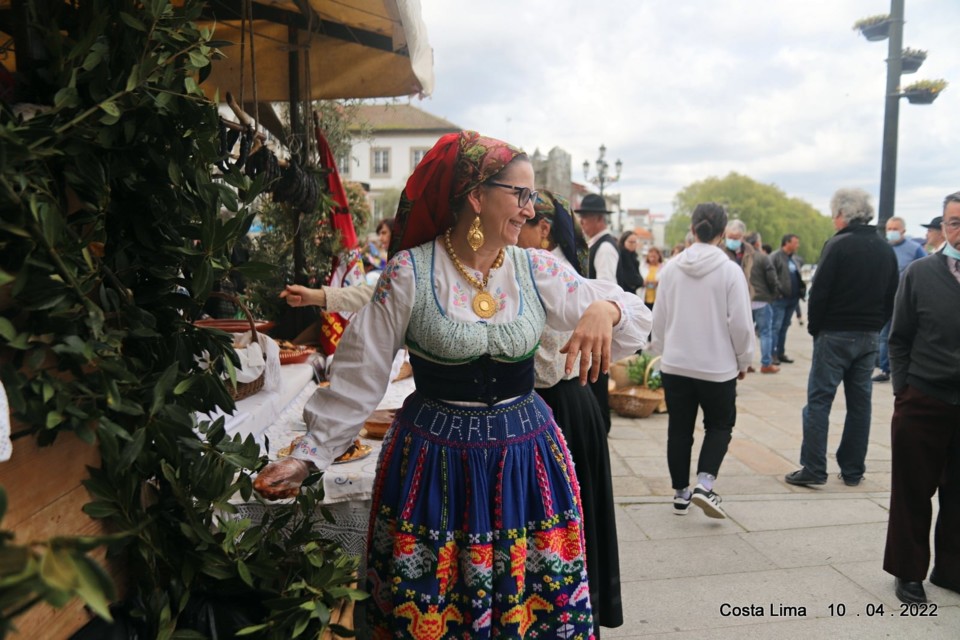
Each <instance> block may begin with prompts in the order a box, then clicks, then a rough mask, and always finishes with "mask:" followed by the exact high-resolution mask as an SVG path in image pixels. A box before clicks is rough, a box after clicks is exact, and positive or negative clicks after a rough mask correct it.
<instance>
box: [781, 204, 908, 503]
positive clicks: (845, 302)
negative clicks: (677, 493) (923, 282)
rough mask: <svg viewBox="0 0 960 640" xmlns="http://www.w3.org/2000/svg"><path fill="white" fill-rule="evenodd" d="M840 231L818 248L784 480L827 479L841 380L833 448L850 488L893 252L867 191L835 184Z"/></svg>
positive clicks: (893, 283)
mask: <svg viewBox="0 0 960 640" xmlns="http://www.w3.org/2000/svg"><path fill="white" fill-rule="evenodd" d="M830 210H831V213H832V215H833V226H834V228H835V229H836V230H837V233H836V234H835V235H834V236H833V237H832V238H831V239H830V240H829V241H827V243H826V244H825V245H824V246H823V251H822V252H821V253H820V261H819V263H818V265H817V271H816V275H815V276H814V281H813V286H812V287H811V290H810V296H809V300H808V302H807V330H808V331H809V332H810V335H812V336H813V360H812V362H811V363H810V375H809V378H808V379H807V406H805V407H804V408H803V444H802V445H801V448H800V464H801V465H803V466H802V467H801V468H800V469H798V470H797V471H794V472H793V473H788V474H787V476H786V478H785V479H786V481H787V482H788V483H789V484H794V485H799V486H810V485H820V484H826V482H827V430H828V426H829V421H830V408H831V407H832V406H833V399H834V397H836V395H837V387H838V386H839V385H840V383H841V382H843V392H844V396H845V397H846V401H847V415H846V417H845V419H844V423H843V437H842V438H841V439H840V446H839V448H838V449H837V463H838V464H839V465H840V478H841V479H842V480H843V482H844V484H846V485H847V486H851V487H855V486H857V485H858V484H860V481H861V480H862V479H863V473H864V470H865V467H864V460H865V458H866V456H867V440H868V438H869V437H870V413H871V404H870V403H871V395H872V392H873V382H872V381H871V380H870V374H871V373H872V372H873V363H874V361H875V359H876V357H877V339H878V336H879V333H880V329H881V328H882V327H883V325H884V323H885V322H886V321H887V318H889V317H890V314H891V312H892V311H893V298H894V295H895V294H896V292H897V281H898V275H899V273H898V269H897V256H896V255H895V254H894V253H893V249H892V248H891V247H890V245H889V244H887V243H886V242H885V241H884V240H883V238H881V237H880V236H879V235H878V234H877V228H876V227H874V226H870V225H869V224H867V223H868V222H870V220H871V219H872V218H873V206H872V205H871V204H870V196H869V195H868V194H867V193H866V192H865V191H863V190H861V189H839V190H838V191H837V192H836V193H835V194H834V195H833V199H832V200H831V201H830Z"/></svg>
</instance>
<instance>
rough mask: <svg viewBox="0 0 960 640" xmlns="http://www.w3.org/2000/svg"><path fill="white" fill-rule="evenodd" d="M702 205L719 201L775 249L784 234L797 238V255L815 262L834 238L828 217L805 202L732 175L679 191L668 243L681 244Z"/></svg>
mask: <svg viewBox="0 0 960 640" xmlns="http://www.w3.org/2000/svg"><path fill="white" fill-rule="evenodd" d="M701 202H719V203H720V204H722V205H724V206H725V207H726V208H727V212H728V214H729V215H730V217H731V218H739V219H740V220H743V222H744V224H746V225H747V229H748V230H750V231H758V232H760V235H761V236H763V242H764V243H765V244H769V245H771V246H772V247H773V248H774V249H775V250H776V249H778V248H779V247H780V239H781V238H782V237H783V236H784V235H785V234H787V233H794V234H796V235H798V236H799V237H800V256H801V257H802V258H803V260H804V261H805V262H816V261H817V260H818V258H819V256H820V249H821V248H822V247H823V243H824V242H826V241H827V240H828V239H829V238H830V236H832V235H833V233H834V229H833V223H832V222H831V221H830V217H829V216H827V215H824V214H822V213H820V212H819V211H817V210H816V209H815V208H814V207H813V206H812V205H810V204H809V203H808V202H805V201H803V200H801V199H799V198H791V197H790V196H788V195H787V194H786V193H784V191H783V190H782V189H781V188H780V187H778V186H776V185H773V184H763V183H760V182H757V181H756V180H754V179H752V178H750V177H748V176H744V175H741V174H739V173H734V172H731V173H729V174H727V175H726V176H725V177H723V178H717V177H710V178H706V179H704V180H699V181H697V182H694V183H692V184H689V185H687V186H686V187H684V188H683V189H681V190H680V191H679V192H678V193H677V195H676V197H675V198H674V201H673V216H672V217H671V218H670V220H669V221H668V222H667V228H666V240H667V244H668V245H669V244H674V243H677V242H683V238H684V236H685V235H686V233H687V231H689V230H690V215H691V214H692V213H693V210H694V208H695V207H696V206H697V204H699V203H701Z"/></svg>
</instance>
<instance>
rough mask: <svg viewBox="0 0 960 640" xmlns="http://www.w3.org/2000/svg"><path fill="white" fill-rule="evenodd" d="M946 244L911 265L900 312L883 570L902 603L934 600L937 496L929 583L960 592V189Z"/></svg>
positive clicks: (947, 212) (895, 330)
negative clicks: (930, 595)
mask: <svg viewBox="0 0 960 640" xmlns="http://www.w3.org/2000/svg"><path fill="white" fill-rule="evenodd" d="M942 228H943V231H944V235H945V236H946V243H945V244H944V246H943V247H942V248H941V249H940V251H938V252H937V253H934V254H933V255H930V256H927V257H926V258H922V259H920V260H917V261H915V262H912V263H911V264H910V266H908V267H907V269H906V271H905V272H904V275H903V281H902V282H901V284H900V289H899V290H898V291H897V300H896V304H895V306H894V311H893V327H892V329H891V330H890V364H891V371H892V372H893V392H894V394H895V396H896V400H895V401H894V407H893V419H892V420H891V424H890V430H891V437H890V444H891V448H892V450H893V460H892V464H891V467H892V471H893V473H892V477H891V480H890V489H891V491H890V520H889V522H888V524H887V547H886V551H885V553H884V557H883V569H884V571H886V572H887V573H890V574H892V575H894V576H895V577H896V593H897V597H898V598H899V599H900V601H901V602H908V603H909V602H926V600H927V598H926V593H925V592H924V590H923V579H924V578H925V577H926V576H927V568H928V567H929V565H930V517H931V513H932V508H931V505H930V498H932V497H933V494H934V492H938V493H939V497H940V513H939V514H938V516H937V527H936V533H935V534H934V547H935V550H936V561H935V564H934V568H933V572H931V574H930V582H932V583H933V584H935V585H937V586H940V587H943V588H944V589H950V590H952V591H956V592H958V593H960V315H958V314H957V311H958V310H960V192H957V193H952V194H950V195H949V196H947V198H946V200H944V203H943V220H942Z"/></svg>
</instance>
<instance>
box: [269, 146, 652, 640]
mask: <svg viewBox="0 0 960 640" xmlns="http://www.w3.org/2000/svg"><path fill="white" fill-rule="evenodd" d="M533 184H534V172H533V166H532V164H531V163H530V160H529V158H528V157H527V156H526V154H524V153H523V152H522V151H520V150H519V149H517V148H515V147H513V146H511V145H508V144H506V143H504V142H501V141H499V140H495V139H492V138H487V137H484V136H481V135H479V134H478V133H476V132H473V131H461V132H459V133H452V134H447V135H445V136H443V137H441V138H440V140H439V141H438V142H437V144H436V145H434V147H433V148H432V149H431V150H430V151H429V152H428V153H427V154H426V156H425V157H424V158H423V160H422V161H421V162H420V163H419V164H418V165H417V168H416V169H415V170H414V172H413V174H412V175H411V177H410V178H409V179H408V181H407V185H406V187H405V189H404V191H403V194H401V198H400V206H399V208H398V215H397V219H396V226H395V228H394V238H393V244H392V246H391V252H392V256H391V258H390V260H389V262H388V263H387V266H386V269H384V272H383V274H382V275H381V277H380V280H379V281H378V283H377V289H376V291H375V292H374V295H373V300H372V301H371V302H370V304H368V305H366V306H364V307H363V308H362V309H361V310H360V311H359V312H358V313H357V315H356V317H355V318H354V320H353V323H352V325H351V328H350V330H348V331H347V332H346V333H345V334H344V336H343V340H342V341H341V343H340V346H339V347H338V349H337V357H336V358H335V360H334V363H333V366H332V368H331V371H330V376H329V379H330V386H329V387H328V388H320V389H317V390H316V391H315V392H314V395H313V396H312V397H311V398H310V400H309V401H308V402H307V405H306V407H305V408H304V421H305V422H306V426H307V432H306V434H305V435H304V436H303V439H302V441H300V442H299V443H298V444H297V445H296V446H295V447H294V450H293V452H292V453H291V454H290V456H288V457H286V458H284V459H282V460H280V461H277V462H272V463H270V464H269V465H267V466H266V467H265V468H264V469H262V470H261V471H260V473H259V474H258V476H257V479H256V481H255V484H254V487H255V489H256V490H257V491H258V492H259V493H260V494H261V495H263V496H264V497H267V498H271V499H276V498H278V497H289V496H290V495H292V494H294V493H295V492H296V491H298V490H299V488H300V485H301V484H302V482H303V480H304V479H305V478H306V477H307V475H308V474H309V473H310V471H311V468H315V469H326V468H327V466H328V465H329V464H330V463H331V462H332V461H333V460H334V459H335V458H336V457H337V456H338V455H340V454H342V453H343V452H344V451H346V450H347V448H348V447H349V446H350V445H351V444H352V443H353V441H354V439H355V438H356V436H357V432H358V431H359V430H360V426H362V425H363V422H364V420H366V418H367V417H368V416H369V415H370V413H371V412H372V411H373V409H374V408H375V407H376V406H377V403H378V402H380V399H381V398H382V397H383V393H384V390H385V389H386V388H387V386H388V384H389V383H390V376H391V372H390V369H391V367H390V365H391V363H392V362H393V361H394V356H395V354H396V353H397V351H398V350H399V349H400V348H401V347H402V346H404V345H406V346H407V348H408V350H409V352H410V362H411V365H412V367H413V373H414V378H415V380H416V391H415V392H414V393H412V394H411V395H410V396H409V397H408V398H407V399H406V401H405V403H404V406H403V407H402V408H401V409H400V411H399V412H398V413H397V417H396V419H395V420H394V423H393V424H392V425H391V427H390V429H389V430H388V432H387V435H386V437H385V439H384V444H383V448H382V450H381V454H380V459H379V461H378V463H377V482H376V484H375V486H374V490H373V497H372V506H371V511H370V529H369V535H368V540H367V558H366V568H367V570H366V576H365V578H366V580H365V587H364V588H365V590H366V591H367V592H369V593H370V594H371V598H370V602H369V605H368V606H367V608H366V609H367V614H368V618H369V623H370V625H369V626H370V628H371V631H372V633H371V635H372V636H373V637H377V638H384V637H391V638H398V639H404V638H422V637H425V633H426V632H427V631H429V632H430V633H431V634H432V637H444V638H454V637H457V638H460V637H465V636H469V637H471V638H475V639H477V640H483V639H489V638H495V637H501V638H502V637H512V638H517V637H523V636H524V634H525V632H526V628H527V625H528V624H529V621H530V616H531V614H532V613H533V612H535V615H536V616H537V629H538V633H541V634H542V635H544V636H550V637H554V638H556V637H576V636H577V635H578V634H579V635H580V637H584V638H587V637H589V635H590V634H592V633H593V629H594V625H593V620H592V612H591V608H590V598H589V590H590V586H589V580H588V578H587V573H586V565H585V558H584V553H585V552H584V541H583V513H582V509H581V498H580V495H579V484H578V482H577V477H576V472H575V469H574V467H573V462H572V460H571V458H570V453H569V451H568V449H567V445H566V441H565V440H564V438H563V435H562V433H561V432H560V429H559V427H558V426H557V425H556V422H555V421H554V420H553V418H552V416H551V412H550V409H549V408H548V407H547V406H546V404H544V402H543V400H542V399H541V398H540V397H539V396H538V395H537V394H536V393H535V392H534V391H533V385H534V363H533V360H534V354H535V353H536V348H537V345H538V343H539V340H540V336H541V335H542V334H543V329H544V327H545V326H549V327H551V328H553V329H556V330H557V331H572V332H573V333H572V337H571V339H570V341H569V342H568V343H567V344H566V345H564V346H563V347H562V348H561V352H563V353H564V354H565V356H566V359H565V361H564V371H565V372H567V373H570V372H572V371H573V364H574V362H575V361H576V360H577V359H578V358H579V362H580V370H579V372H580V378H579V379H580V382H581V384H585V383H586V381H587V379H588V378H592V379H596V376H597V375H598V374H599V372H600V371H601V370H605V369H608V367H609V365H610V362H612V361H613V360H614V359H617V358H622V357H624V356H626V355H628V354H630V353H633V352H635V351H636V350H637V349H638V348H640V347H642V346H643V345H644V344H645V340H646V336H647V333H648V332H649V329H650V314H649V311H648V310H647V309H646V307H644V306H643V304H642V303H640V301H639V300H638V299H637V298H636V296H631V295H629V294H624V293H623V292H622V290H621V289H620V288H619V287H617V286H616V285H612V286H611V285H607V284H606V283H599V282H594V281H591V280H585V279H583V278H581V277H580V276H578V275H577V274H576V273H575V272H574V271H571V270H570V269H569V268H567V267H564V266H562V265H560V264H558V263H557V262H556V261H555V260H554V259H553V257H552V256H549V255H548V254H544V253H543V252H538V251H531V252H528V251H525V250H523V249H519V248H517V247H515V246H513V245H515V244H516V242H517V240H518V237H519V234H520V230H521V229H522V228H523V227H524V225H525V223H526V221H527V220H529V219H530V218H531V217H533V215H534V204H533V203H534V202H535V201H536V197H537V194H536V192H535V191H534V188H533ZM547 598H549V600H547Z"/></svg>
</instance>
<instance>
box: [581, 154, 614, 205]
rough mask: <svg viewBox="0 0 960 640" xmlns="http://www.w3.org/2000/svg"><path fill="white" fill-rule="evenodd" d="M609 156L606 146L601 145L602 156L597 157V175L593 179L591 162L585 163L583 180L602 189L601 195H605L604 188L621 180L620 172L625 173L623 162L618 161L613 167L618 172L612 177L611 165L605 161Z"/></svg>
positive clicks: (586, 161)
mask: <svg viewBox="0 0 960 640" xmlns="http://www.w3.org/2000/svg"><path fill="white" fill-rule="evenodd" d="M606 155H607V147H606V145H602V144H601V145H600V155H599V156H597V161H596V175H595V176H593V177H592V178H591V177H590V161H589V160H584V161H583V179H584V180H586V181H587V182H591V183H593V184H595V185H597V187H598V188H599V189H600V195H603V188H604V187H605V186H606V185H608V184H613V183H614V182H616V181H617V180H619V179H620V172H621V171H623V162H622V161H621V160H619V159H618V160H617V161H616V162H615V163H614V164H613V166H614V168H615V169H616V170H617V173H616V175H610V165H609V164H607V161H606V160H605V159H604V156H606Z"/></svg>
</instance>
